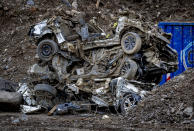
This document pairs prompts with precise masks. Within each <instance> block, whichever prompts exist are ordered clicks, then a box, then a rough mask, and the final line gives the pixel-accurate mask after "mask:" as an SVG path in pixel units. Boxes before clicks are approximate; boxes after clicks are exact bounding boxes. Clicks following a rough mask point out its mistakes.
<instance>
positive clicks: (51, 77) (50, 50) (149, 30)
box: [19, 14, 178, 114]
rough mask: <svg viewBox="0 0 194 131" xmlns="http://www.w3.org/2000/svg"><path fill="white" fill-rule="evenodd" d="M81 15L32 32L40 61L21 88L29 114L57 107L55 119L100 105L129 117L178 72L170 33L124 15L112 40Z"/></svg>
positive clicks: (55, 20)
mask: <svg viewBox="0 0 194 131" xmlns="http://www.w3.org/2000/svg"><path fill="white" fill-rule="evenodd" d="M77 16H79V17H76V19H74V18H71V17H68V18H63V17H52V18H50V19H47V20H44V21H42V22H40V23H38V24H36V25H33V26H32V27H31V29H30V31H29V35H30V37H31V38H32V39H33V41H34V42H33V43H34V44H35V45H36V46H37V57H38V62H37V64H35V65H33V66H32V67H31V68H30V69H29V70H28V73H29V74H30V77H31V81H30V83H28V84H23V85H21V86H20V89H19V91H20V92H22V93H23V94H24V95H23V97H24V98H25V99H24V100H25V102H26V107H23V110H24V112H30V111H32V110H30V108H28V107H27V105H28V106H29V107H31V108H32V107H33V106H34V109H33V110H36V109H39V108H40V107H41V108H45V109H47V110H48V111H49V110H50V109H52V108H53V109H52V111H51V114H52V112H56V111H57V110H58V111H57V112H58V113H59V114H62V113H64V112H68V111H69V110H76V111H77V110H82V109H83V110H87V109H91V107H92V106H96V107H114V109H116V110H117V111H118V112H120V113H122V114H127V113H128V111H129V110H130V109H131V108H133V107H134V106H135V105H137V103H138V102H139V101H140V100H141V99H142V98H143V97H144V96H145V94H146V92H148V91H150V90H152V89H153V88H154V87H155V86H156V85H157V84H158V83H159V82H160V80H161V78H162V75H163V74H166V73H171V72H174V71H176V70H177V68H178V66H177V65H178V62H177V52H176V51H175V50H174V49H172V48H171V47H170V46H169V45H168V44H170V39H171V35H170V34H166V33H164V32H162V31H161V30H159V29H157V28H154V27H152V26H150V25H146V24H144V23H142V22H141V21H138V20H136V19H128V18H127V17H125V16H123V17H120V18H119V19H118V22H117V23H116V24H115V25H116V28H115V29H114V30H112V34H111V35H110V36H109V37H107V35H106V33H105V32H104V31H103V30H102V29H101V28H99V27H98V26H95V25H94V24H92V23H86V22H85V20H84V17H83V14H79V15H77ZM26 90H28V91H27V92H26ZM37 105H38V106H37ZM56 105H58V106H56ZM28 109H29V110H28Z"/></svg>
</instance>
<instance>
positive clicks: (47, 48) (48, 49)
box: [41, 44, 52, 57]
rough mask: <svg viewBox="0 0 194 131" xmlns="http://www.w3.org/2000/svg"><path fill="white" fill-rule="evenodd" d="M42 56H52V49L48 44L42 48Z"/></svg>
mask: <svg viewBox="0 0 194 131" xmlns="http://www.w3.org/2000/svg"><path fill="white" fill-rule="evenodd" d="M41 54H42V55H43V56H46V57H48V56H50V55H51V54H52V47H51V46H50V45H48V44H44V45H43V46H42V50H41Z"/></svg>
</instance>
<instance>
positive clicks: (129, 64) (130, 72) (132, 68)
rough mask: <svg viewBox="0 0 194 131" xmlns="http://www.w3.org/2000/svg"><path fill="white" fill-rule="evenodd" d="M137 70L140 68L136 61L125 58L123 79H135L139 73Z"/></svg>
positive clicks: (122, 69) (122, 72)
mask: <svg viewBox="0 0 194 131" xmlns="http://www.w3.org/2000/svg"><path fill="white" fill-rule="evenodd" d="M137 69H138V66H137V63H136V62H135V61H133V60H131V59H128V58H125V61H124V63H123V65H122V67H121V70H120V74H121V77H123V78H125V79H128V80H131V79H134V78H135V75H136V73H137Z"/></svg>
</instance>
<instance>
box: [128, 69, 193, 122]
mask: <svg viewBox="0 0 194 131" xmlns="http://www.w3.org/2000/svg"><path fill="white" fill-rule="evenodd" d="M193 74H194V69H188V70H187V71H185V72H184V73H182V74H181V75H179V76H177V77H175V78H174V79H172V80H170V81H168V82H167V83H165V84H164V85H162V86H161V87H160V88H157V89H155V90H153V91H152V94H151V95H150V96H148V97H146V98H145V99H144V100H143V101H142V102H141V103H139V106H137V107H136V108H135V109H134V110H132V111H131V112H130V115H129V118H128V120H129V121H131V123H139V122H141V123H161V124H162V123H163V124H167V123H168V124H169V123H172V124H176V123H180V124H193V122H194V115H193V111H194V110H193V109H194V88H193V87H194V78H193Z"/></svg>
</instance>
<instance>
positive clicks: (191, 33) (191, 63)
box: [159, 22, 194, 85]
mask: <svg viewBox="0 0 194 131" xmlns="http://www.w3.org/2000/svg"><path fill="white" fill-rule="evenodd" d="M159 27H161V28H162V29H163V30H164V32H167V33H171V34H172V39H171V44H170V46H171V47H172V48H174V49H175V50H176V51H177V52H178V59H179V69H178V70H177V71H176V72H174V73H171V74H167V75H164V76H163V79H162V81H161V83H160V85H162V84H164V83H165V82H166V81H167V80H169V79H171V78H173V77H174V76H176V75H178V74H180V73H182V72H183V71H185V70H186V69H187V68H190V67H194V23H177V22H161V23H159Z"/></svg>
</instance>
